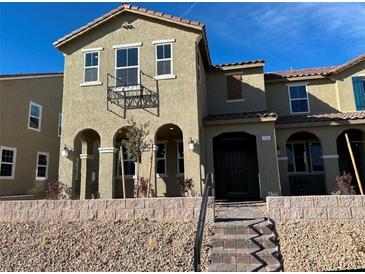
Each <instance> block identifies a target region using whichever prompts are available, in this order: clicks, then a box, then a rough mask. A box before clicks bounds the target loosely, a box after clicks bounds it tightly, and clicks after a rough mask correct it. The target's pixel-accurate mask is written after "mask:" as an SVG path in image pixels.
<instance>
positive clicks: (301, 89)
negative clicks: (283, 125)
mask: <svg viewBox="0 0 365 274" xmlns="http://www.w3.org/2000/svg"><path fill="white" fill-rule="evenodd" d="M289 101H290V112H291V113H292V114H298V113H308V112H309V102H308V92H307V86H306V85H293V86H289Z"/></svg>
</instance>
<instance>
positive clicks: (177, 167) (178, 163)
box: [176, 140, 185, 176]
mask: <svg viewBox="0 0 365 274" xmlns="http://www.w3.org/2000/svg"><path fill="white" fill-rule="evenodd" d="M179 144H182V145H183V153H184V143H183V140H176V175H177V176H183V175H184V173H180V172H179V170H180V162H179V160H181V159H182V160H184V161H185V159H184V158H185V157H179ZM184 168H185V167H184Z"/></svg>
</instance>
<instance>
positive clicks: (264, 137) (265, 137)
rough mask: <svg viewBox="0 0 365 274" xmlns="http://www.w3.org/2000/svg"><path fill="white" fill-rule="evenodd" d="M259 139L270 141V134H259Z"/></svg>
mask: <svg viewBox="0 0 365 274" xmlns="http://www.w3.org/2000/svg"><path fill="white" fill-rule="evenodd" d="M261 140H262V141H271V136H270V135H263V136H261Z"/></svg>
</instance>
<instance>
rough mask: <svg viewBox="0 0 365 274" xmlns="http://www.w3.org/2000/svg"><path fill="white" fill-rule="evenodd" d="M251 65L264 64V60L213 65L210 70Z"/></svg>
mask: <svg viewBox="0 0 365 274" xmlns="http://www.w3.org/2000/svg"><path fill="white" fill-rule="evenodd" d="M251 64H265V61H264V60H251V61H243V62H239V63H226V64H219V65H213V66H212V69H213V70H214V69H220V68H224V67H233V66H243V65H251Z"/></svg>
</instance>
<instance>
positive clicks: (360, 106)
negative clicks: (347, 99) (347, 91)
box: [352, 77, 365, 110]
mask: <svg viewBox="0 0 365 274" xmlns="http://www.w3.org/2000/svg"><path fill="white" fill-rule="evenodd" d="M363 82H364V79H363V78H362V77H352V85H353V88H354V95H355V104H356V110H365V90H364V83H363Z"/></svg>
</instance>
